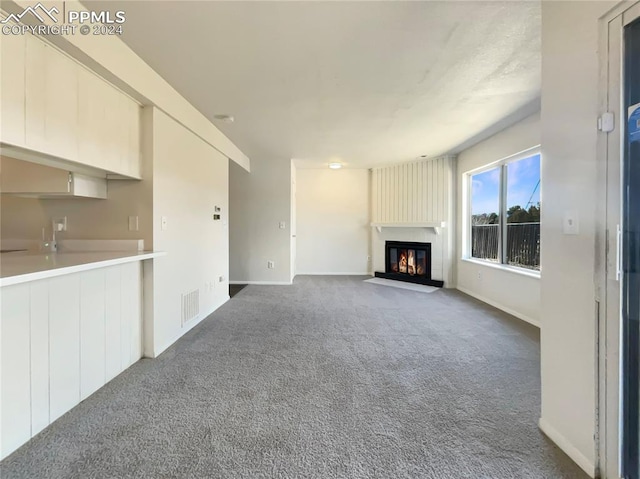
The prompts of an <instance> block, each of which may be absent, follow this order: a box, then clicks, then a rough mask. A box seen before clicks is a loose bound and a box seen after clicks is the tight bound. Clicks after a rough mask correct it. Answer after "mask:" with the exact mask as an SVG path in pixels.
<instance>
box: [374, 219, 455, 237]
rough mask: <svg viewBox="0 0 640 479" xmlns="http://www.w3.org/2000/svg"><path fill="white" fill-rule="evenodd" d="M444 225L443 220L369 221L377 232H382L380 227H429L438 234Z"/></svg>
mask: <svg viewBox="0 0 640 479" xmlns="http://www.w3.org/2000/svg"><path fill="white" fill-rule="evenodd" d="M445 226H446V222H445V221H434V222H431V223H371V227H372V228H375V229H376V230H378V233H381V232H382V228H429V229H432V230H433V232H434V233H435V234H437V235H439V234H440V229H441V228H444V227H445Z"/></svg>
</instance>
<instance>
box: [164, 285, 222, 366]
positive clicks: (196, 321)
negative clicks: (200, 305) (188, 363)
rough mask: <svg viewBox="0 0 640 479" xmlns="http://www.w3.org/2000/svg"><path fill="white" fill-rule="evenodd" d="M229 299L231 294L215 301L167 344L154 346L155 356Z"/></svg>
mask: <svg viewBox="0 0 640 479" xmlns="http://www.w3.org/2000/svg"><path fill="white" fill-rule="evenodd" d="M229 299H231V298H230V296H229V295H227V296H225V297H224V298H223V299H222V301H218V302H217V303H215V304H214V305H213V306H212V307H211V308H209V310H208V311H205V312H203V313H200V314H199V315H198V317H197V318H196V319H193V320H191V321H189V322H188V323H187V324H185V325H184V327H183V328H181V329H180V332H179V333H178V334H177V335H176V336H175V337H174V338H173V339H171V340H169V341H168V342H166V343H165V344H163V345H162V347H160V348H154V351H153V352H154V355H153V357H154V358H157V357H158V356H160V355H161V354H162V353H164V352H165V351H166V350H167V349H169V347H171V345H173V343H175V342H176V341H177V340H178V339H180V338H181V337H182V336H184V335H185V334H187V333H188V332H189V331H191V330H192V329H193V328H194V327H196V326H197V325H198V324H200V323H201V322H202V321H203V320H204V319H205V318H206V317H207V316H209V315H210V314H211V313H213V312H214V311H215V310H217V309H218V308H219V307H220V306H222V305H223V304H225V303H226V302H227V301H229Z"/></svg>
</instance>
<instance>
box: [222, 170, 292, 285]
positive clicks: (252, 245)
mask: <svg viewBox="0 0 640 479" xmlns="http://www.w3.org/2000/svg"><path fill="white" fill-rule="evenodd" d="M229 188H230V189H229V198H230V211H229V238H230V253H229V254H230V275H231V280H232V281H233V282H239V283H252V282H260V283H267V284H269V283H272V284H290V283H291V250H290V248H291V225H290V220H291V160H290V159H289V158H284V159H280V158H269V159H264V158H259V159H254V160H252V162H251V173H249V172H247V171H246V170H244V169H243V168H241V167H240V166H238V165H237V164H235V163H232V164H231V165H230V168H229ZM280 222H284V228H283V229H281V228H280ZM269 261H273V262H274V268H273V269H269V268H267V262H269Z"/></svg>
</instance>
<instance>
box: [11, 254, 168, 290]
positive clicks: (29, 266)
mask: <svg viewBox="0 0 640 479" xmlns="http://www.w3.org/2000/svg"><path fill="white" fill-rule="evenodd" d="M165 254H166V253H165V252H157V251H70V252H60V253H41V252H26V251H25V252H14V253H2V254H0V287H1V286H10V285H12V284H19V283H25V282H27V281H35V280H38V279H45V278H51V277H54V276H60V275H63V274H69V273H79V272H81V271H87V270H90V269H95V268H104V267H106V266H114V265H117V264H122V263H129V262H131V261H142V260H146V259H152V258H157V257H158V256H164V255H165Z"/></svg>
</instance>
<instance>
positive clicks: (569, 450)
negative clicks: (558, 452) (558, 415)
mask: <svg viewBox="0 0 640 479" xmlns="http://www.w3.org/2000/svg"><path fill="white" fill-rule="evenodd" d="M538 427H539V428H540V430H541V431H542V432H543V433H544V434H545V435H546V436H547V437H548V438H549V439H551V440H552V441H553V442H554V443H555V444H556V445H557V446H558V447H559V448H560V449H562V450H563V451H564V453H565V454H566V455H567V456H569V457H570V458H571V459H572V460H573V462H575V463H576V464H577V465H578V466H580V468H581V469H582V470H583V471H584V472H586V473H587V474H589V477H595V475H596V474H595V473H596V468H595V466H594V465H593V464H592V463H591V461H590V460H589V459H587V458H586V457H585V455H584V454H582V453H581V452H580V451H578V449H576V448H575V447H574V446H573V445H572V444H571V443H570V442H569V441H568V440H567V438H566V437H564V436H563V435H562V434H560V433H559V432H558V431H557V430H556V429H555V428H554V427H552V426H551V425H550V424H549V423H548V422H547V421H545V420H544V419H543V418H540V420H539V421H538Z"/></svg>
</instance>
